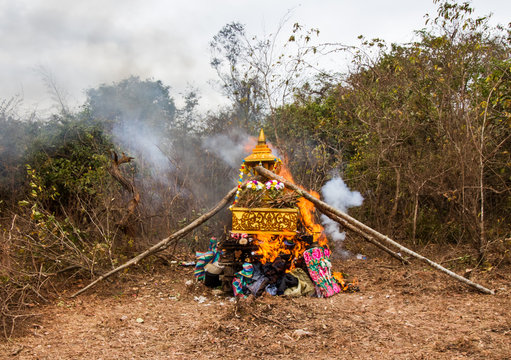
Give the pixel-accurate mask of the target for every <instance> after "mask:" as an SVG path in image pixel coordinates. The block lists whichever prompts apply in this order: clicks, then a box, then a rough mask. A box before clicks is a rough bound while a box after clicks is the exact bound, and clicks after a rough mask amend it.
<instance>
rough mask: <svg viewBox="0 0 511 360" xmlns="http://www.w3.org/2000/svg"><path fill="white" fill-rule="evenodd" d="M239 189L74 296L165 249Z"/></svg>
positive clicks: (228, 199)
mask: <svg viewBox="0 0 511 360" xmlns="http://www.w3.org/2000/svg"><path fill="white" fill-rule="evenodd" d="M237 190H238V187H235V188H234V189H232V190H231V191H229V193H228V194H227V195H226V196H225V197H224V198H223V199H222V200H220V202H218V203H217V204H216V205H215V207H214V208H212V209H211V210H210V211H208V212H207V213H206V214H204V215H202V216H200V217H198V218H197V219H195V220H194V221H192V222H191V223H190V224H188V225H187V226H185V227H184V228H182V229H181V230H178V231H176V232H175V233H173V234H172V235H170V236H169V237H167V238H165V239H163V240H161V241H160V242H159V243H157V244H155V245H153V246H151V247H150V248H149V249H147V250H146V251H144V252H142V253H140V254H138V255H137V256H135V257H134V258H132V259H130V260H128V261H126V262H125V263H124V264H122V265H120V266H118V267H116V268H115V269H113V270H111V271H109V272H107V273H106V274H104V275H101V276H100V277H99V278H97V279H96V280H94V281H93V282H91V283H90V284H89V285H87V286H86V287H84V288H83V289H81V290H79V291H77V292H76V293H74V294H73V295H71V297H72V298H74V297H75V296H77V295H80V294H81V293H83V292H85V291H86V290H88V289H90V288H91V287H93V286H94V285H96V284H97V283H98V282H100V281H102V280H105V279H106V278H108V277H110V276H112V275H114V274H116V273H118V272H119V271H121V270H124V269H126V268H127V267H129V266H131V265H135V264H137V263H138V262H139V261H140V260H142V259H145V258H146V257H148V256H150V255H153V254H155V253H157V252H159V251H161V250H163V249H165V248H166V247H168V246H169V245H170V244H171V243H172V242H173V241H177V240H178V239H180V238H181V237H183V236H185V235H186V234H188V233H189V232H190V231H192V230H193V229H195V228H196V227H198V226H200V225H202V224H203V223H205V222H206V221H207V220H209V219H210V218H211V217H212V216H213V215H215V214H216V213H217V212H219V211H220V210H222V208H223V207H224V206H226V205H227V204H229V203H230V200H231V199H232V197H233V196H234V194H236V191H237Z"/></svg>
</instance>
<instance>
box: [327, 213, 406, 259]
mask: <svg viewBox="0 0 511 360" xmlns="http://www.w3.org/2000/svg"><path fill="white" fill-rule="evenodd" d="M322 213H323V214H325V215H326V216H328V217H329V218H330V219H332V220H334V221H335V222H338V223H339V224H341V225H342V226H343V227H345V228H347V229H349V230H351V231H353V232H356V233H357V234H359V235H360V236H362V238H363V239H364V240H366V241H367V242H369V243H371V244H373V245H374V246H376V247H377V248H379V249H381V250H383V251H385V252H386V253H387V254H389V255H390V256H392V257H393V258H396V259H397V260H399V261H401V262H402V263H403V264H406V265H410V262H409V261H408V260H406V259H405V258H403V257H402V256H401V255H400V254H398V253H396V252H394V251H392V250H390V249H389V248H388V247H386V246H385V245H383V244H382V243H380V242H379V241H376V239H375V238H373V237H372V236H370V235H368V234H366V233H365V232H363V231H362V230H360V229H357V228H356V227H355V226H353V225H351V224H350V223H349V222H347V221H346V220H344V219H342V218H340V217H339V216H336V215H334V214H332V213H330V212H328V211H322Z"/></svg>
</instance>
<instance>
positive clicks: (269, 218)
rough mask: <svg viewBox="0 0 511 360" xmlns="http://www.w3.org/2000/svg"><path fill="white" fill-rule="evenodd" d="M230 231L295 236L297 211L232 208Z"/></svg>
mask: <svg viewBox="0 0 511 360" xmlns="http://www.w3.org/2000/svg"><path fill="white" fill-rule="evenodd" d="M231 211H232V231H233V232H242V233H246V234H255V233H258V232H265V233H270V234H295V233H296V230H297V225H298V209H270V208H254V209H247V208H232V209H231Z"/></svg>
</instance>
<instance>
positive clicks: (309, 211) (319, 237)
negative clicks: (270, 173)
mask: <svg viewBox="0 0 511 360" xmlns="http://www.w3.org/2000/svg"><path fill="white" fill-rule="evenodd" d="M279 175H280V176H282V177H283V178H284V179H286V180H287V181H289V182H292V183H293V184H295V182H294V180H293V175H292V174H291V171H289V168H288V167H287V159H286V158H285V157H284V160H283V161H282V167H281V169H280V173H279ZM295 185H296V184H295ZM298 187H300V188H301V189H302V190H304V189H303V188H302V187H301V186H299V185H298ZM309 193H310V194H312V196H314V197H315V198H317V199H319V194H318V193H317V192H316V191H314V190H309ZM297 205H298V208H299V209H300V216H301V221H302V224H303V226H304V227H305V228H306V229H307V232H308V233H309V234H310V235H312V236H313V238H314V241H317V242H318V243H319V245H320V246H324V245H326V244H327V242H328V241H327V238H326V236H325V234H324V233H323V226H321V224H319V223H317V222H316V219H315V212H316V208H315V206H314V204H313V203H311V202H310V201H309V200H307V199H306V198H304V197H301V198H300V199H298V203H297Z"/></svg>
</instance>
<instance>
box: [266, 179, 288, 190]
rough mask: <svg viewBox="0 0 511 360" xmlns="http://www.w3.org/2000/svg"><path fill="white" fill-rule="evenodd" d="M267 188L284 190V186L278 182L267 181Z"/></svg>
mask: <svg viewBox="0 0 511 360" xmlns="http://www.w3.org/2000/svg"><path fill="white" fill-rule="evenodd" d="M265 186H266V189H267V190H283V189H284V184H283V183H282V182H280V181H277V180H270V181H267V182H266V184H265Z"/></svg>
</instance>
